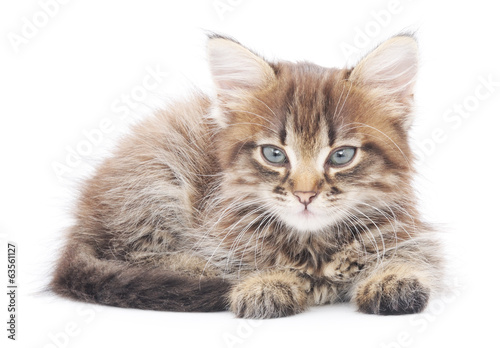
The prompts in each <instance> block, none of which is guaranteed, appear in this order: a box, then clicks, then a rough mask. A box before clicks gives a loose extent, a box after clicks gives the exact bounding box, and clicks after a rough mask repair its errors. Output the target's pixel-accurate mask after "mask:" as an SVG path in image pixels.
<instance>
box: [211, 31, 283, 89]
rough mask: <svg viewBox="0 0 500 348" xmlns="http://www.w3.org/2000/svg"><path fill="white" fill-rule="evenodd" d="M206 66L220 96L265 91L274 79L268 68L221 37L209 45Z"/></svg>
mask: <svg viewBox="0 0 500 348" xmlns="http://www.w3.org/2000/svg"><path fill="white" fill-rule="evenodd" d="M208 62H209V65H210V70H211V72H212V76H213V79H214V82H215V85H216V87H217V89H218V90H219V92H220V93H221V94H224V93H227V94H235V93H236V94H237V93H238V92H241V91H251V90H257V89H260V88H264V87H265V86H266V85H267V84H268V83H270V81H272V79H273V78H274V77H275V75H274V71H273V69H272V68H271V66H270V65H269V64H268V63H267V62H266V61H265V60H264V59H262V58H261V57H259V56H258V55H256V54H255V53H253V52H252V51H250V50H249V49H247V48H245V47H243V46H242V45H240V44H239V43H238V42H236V41H234V40H232V39H228V38H225V37H223V36H220V35H212V36H210V38H209V41H208Z"/></svg>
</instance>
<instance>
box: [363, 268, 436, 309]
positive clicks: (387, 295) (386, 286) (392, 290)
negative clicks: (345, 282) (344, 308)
mask: <svg viewBox="0 0 500 348" xmlns="http://www.w3.org/2000/svg"><path fill="white" fill-rule="evenodd" d="M429 296H430V290H429V289H428V288H427V287H425V286H424V285H423V284H422V282H420V281H419V280H418V279H417V278H412V277H401V276H398V275H395V274H389V275H386V276H384V277H382V278H377V279H374V280H371V281H368V282H367V283H365V284H364V285H362V286H361V287H360V289H359V290H358V292H357V294H356V297H355V301H356V304H357V305H358V308H359V311H361V312H363V313H368V314H381V315H395V314H411V313H419V312H421V311H423V310H424V308H425V306H426V305H427V302H428V301H429Z"/></svg>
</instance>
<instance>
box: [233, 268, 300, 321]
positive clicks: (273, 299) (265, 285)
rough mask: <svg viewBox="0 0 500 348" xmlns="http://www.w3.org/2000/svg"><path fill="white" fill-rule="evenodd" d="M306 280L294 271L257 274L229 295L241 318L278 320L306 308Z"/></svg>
mask: <svg viewBox="0 0 500 348" xmlns="http://www.w3.org/2000/svg"><path fill="white" fill-rule="evenodd" d="M304 287H305V285H304V284H303V280H302V279H300V278H299V277H297V276H296V275H295V274H294V273H293V272H271V273H263V274H256V275H252V276H250V277H248V278H247V279H245V280H243V281H242V282H241V283H239V284H237V285H236V286H235V287H234V288H233V290H232V292H231V296H230V302H231V310H232V311H233V312H234V313H235V314H236V316H237V317H238V318H254V319H267V318H279V317H284V316H288V315H292V314H296V313H299V312H302V311H303V310H304V309H305V307H306V302H307V301H306V300H307V296H306V291H305V290H304Z"/></svg>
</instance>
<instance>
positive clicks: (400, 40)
mask: <svg viewBox="0 0 500 348" xmlns="http://www.w3.org/2000/svg"><path fill="white" fill-rule="evenodd" d="M417 70H418V46H417V42H416V40H415V39H414V38H413V37H411V36H395V37H392V38H390V39H388V40H387V41H385V42H384V43H382V44H381V45H380V46H378V47H377V48H375V49H374V50H373V51H372V52H371V53H369V54H368V55H367V56H366V57H365V58H363V59H362V60H361V62H359V63H358V65H356V66H355V67H354V69H353V71H352V72H351V75H350V76H349V80H351V81H353V82H355V83H358V84H361V85H365V86H368V87H371V88H377V89H380V90H381V91H382V92H383V93H386V94H388V95H391V96H392V97H394V98H396V99H398V100H400V101H405V100H406V99H407V98H408V97H410V98H411V97H412V96H413V85H414V82H415V76H416V74H417Z"/></svg>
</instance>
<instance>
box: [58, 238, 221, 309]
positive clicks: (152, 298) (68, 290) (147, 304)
mask: <svg viewBox="0 0 500 348" xmlns="http://www.w3.org/2000/svg"><path fill="white" fill-rule="evenodd" d="M230 286H231V284H230V283H229V282H227V281H224V280H223V279H222V278H207V277H202V278H200V277H188V276H186V275H183V274H180V273H177V272H174V271H168V270H165V269H162V268H148V267H140V266H131V265H130V264H127V263H125V262H122V261H113V260H107V259H99V258H98V257H97V256H96V252H95V251H93V250H92V248H91V247H90V246H88V245H85V244H80V245H74V244H73V245H68V246H67V248H66V250H65V252H64V253H63V255H62V257H61V258H60V260H59V263H58V265H57V268H56V271H55V273H54V277H53V279H52V281H51V283H50V289H51V290H52V291H53V292H55V293H56V294H59V295H61V296H63V297H67V298H71V299H75V300H79V301H85V302H90V303H98V304H103V305H109V306H116V307H126V308H139V309H151V310H164V311H177V312H215V311H223V310H226V309H227V294H228V292H229V290H230Z"/></svg>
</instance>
